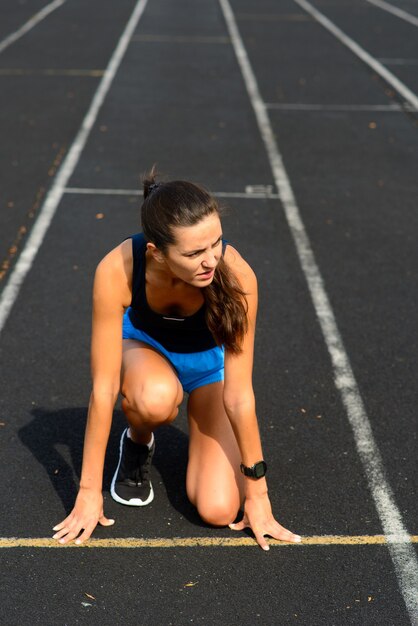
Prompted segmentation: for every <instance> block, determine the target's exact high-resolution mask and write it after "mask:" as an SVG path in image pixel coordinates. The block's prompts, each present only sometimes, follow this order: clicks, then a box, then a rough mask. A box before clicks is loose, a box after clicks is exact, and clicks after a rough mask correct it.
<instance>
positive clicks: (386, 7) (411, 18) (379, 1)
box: [366, 0, 418, 26]
mask: <svg viewBox="0 0 418 626" xmlns="http://www.w3.org/2000/svg"><path fill="white" fill-rule="evenodd" d="M366 2H369V3H370V4H374V5H375V6H376V7H379V9H383V11H387V12H388V13H392V15H396V17H400V18H401V20H405V22H409V24H412V25H413V26H418V17H416V16H415V15H412V14H411V13H408V12H407V11H404V10H403V9H399V8H398V7H394V6H393V4H389V2H385V1H384V0H366Z"/></svg>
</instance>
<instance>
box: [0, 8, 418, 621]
mask: <svg viewBox="0 0 418 626" xmlns="http://www.w3.org/2000/svg"><path fill="white" fill-rule="evenodd" d="M417 26H418V4H417V2H416V1H415V0H409V1H408V0H403V1H401V0H398V1H397V2H396V3H395V2H391V3H387V2H384V1H383V0H367V1H366V0H350V1H348V0H322V1H315V2H313V3H309V2H306V1H305V0H276V1H274V2H273V1H272V0H260V1H258V2H255V0H251V1H250V0H240V1H239V2H238V0H236V1H233V2H229V1H228V0H218V1H215V0H213V1H212V0H210V1H206V2H203V1H200V2H191V1H190V0H178V1H176V2H168V0H148V2H145V1H144V0H140V1H139V2H137V3H135V2H133V1H132V0H120V1H119V2H118V3H111V2H101V3H99V2H97V0H91V2H89V3H88V4H87V5H86V3H83V2H80V1H77V0H62V1H61V0H59V1H56V2H51V3H49V4H48V3H46V2H41V1H36V0H32V1H31V2H22V3H20V4H19V5H16V4H15V3H12V2H11V1H10V0H6V1H5V2H3V3H2V6H1V7H0V85H1V90H0V98H1V117H0V129H1V137H2V147H1V150H0V164H1V168H0V177H1V185H0V203H1V204H0V206H1V230H0V279H1V280H0V288H1V289H2V291H1V295H0V329H1V330H0V332H1V334H0V359H1V361H0V362H1V374H0V380H1V389H2V393H1V397H0V407H1V409H0V410H1V413H0V424H1V425H0V441H1V444H2V454H1V459H0V463H1V475H2V477H3V480H2V483H1V492H0V493H1V494H2V500H3V502H4V513H3V515H2V519H1V530H0V537H1V538H0V547H1V550H0V558H1V559H2V568H1V572H2V578H3V580H2V585H1V589H2V591H1V597H0V600H1V602H0V606H1V609H0V611H1V613H2V614H1V623H2V624H5V625H9V624H10V625H12V624H13V625H19V626H20V625H22V624H28V625H29V624H51V625H52V624H53V625H54V626H55V625H57V624H59V625H61V624H62V625H64V624H71V625H72V624H77V623H78V624H89V625H90V624H96V623H97V624H99V623H100V624H115V623H117V624H118V623H121V624H122V623H123V624H132V625H136V624H147V625H148V624H155V625H166V624H167V625H168V624H175V625H176V626H177V625H179V624H189V623H198V624H228V625H231V626H234V625H235V624H236V625H241V624H244V625H247V624H248V625H250V624H254V623H262V624H275V625H276V624H278V625H280V626H281V625H287V624H306V625H309V626H311V625H321V626H322V625H338V626H339V625H345V624H355V625H357V624H370V625H376V624H379V625H380V624H382V625H392V624H393V625H396V626H397V625H403V624H410V623H413V624H417V623H418V561H417V550H416V543H417V540H418V538H417V532H418V531H417V525H416V519H417V511H416V508H417V505H416V484H417V471H416V470H417V467H416V458H417V445H416V443H417V441H416V440H417V421H416V403H415V399H416V391H417V381H416V371H417V356H416V355H417V347H418V346H417V333H416V310H417V295H416V294H417V293H418V289H417V287H418V285H417V282H418V281H417V261H418V258H417V257H418V251H417V246H416V239H417V234H418V217H417V212H416V204H415V203H416V191H417V175H416V172H417V151H418V135H417V132H418V128H417V119H418V116H417V111H418V74H417V66H418V37H417V34H418V31H417ZM155 161H157V162H158V165H159V168H160V169H161V170H162V171H164V172H166V173H167V175H168V176H169V177H170V178H176V177H179V178H180V177H183V178H189V179H191V180H197V181H201V182H203V183H204V184H205V185H206V186H208V187H209V188H210V189H211V190H212V191H213V192H214V193H216V194H217V195H218V196H219V197H220V200H221V201H222V202H223V203H226V204H227V205H228V206H229V207H230V210H229V211H228V214H227V216H226V217H225V220H224V224H225V235H226V237H227V238H228V239H229V240H230V241H233V243H234V244H235V245H236V246H237V247H238V248H239V249H240V251H241V252H242V253H243V254H244V256H245V257H246V258H247V259H248V260H249V261H250V263H251V264H252V265H253V267H254V269H255V270H256V273H257V275H258V277H259V283H260V294H261V298H260V299H261V304H260V313H259V323H258V336H257V351H256V366H255V372H254V384H255V389H256V395H257V406H258V414H259V421H260V426H261V430H262V437H263V442H264V448H265V456H266V458H267V459H268V461H269V488H270V494H271V499H272V502H273V507H274V510H275V512H276V515H277V517H278V518H279V520H280V521H281V522H282V523H283V524H284V525H286V526H288V527H290V528H291V529H292V530H294V531H295V532H298V533H300V534H302V535H303V537H304V541H303V543H302V545H300V546H286V545H285V544H281V545H280V546H279V545H278V544H274V542H272V549H271V550H270V552H269V553H268V554H264V553H262V551H261V550H259V549H258V548H257V547H256V546H254V542H253V541H252V540H251V538H250V537H249V536H247V535H245V534H244V533H243V534H239V535H238V534H235V533H232V531H229V530H228V529H226V530H225V529H223V530H215V529H211V528H207V527H205V526H203V525H202V524H201V523H200V522H199V519H198V518H197V516H196V514H195V513H194V511H193V509H192V507H190V506H189V505H188V503H187V500H186V497H185V493H184V472H185V461H184V458H185V452H186V449H187V437H186V432H187V431H186V428H185V413H184V410H183V411H182V412H181V415H180V417H179V419H178V420H177V422H176V423H175V425H174V426H173V427H171V428H167V429H165V430H162V431H160V432H159V433H158V435H159V437H158V439H157V444H158V447H157V454H156V458H155V470H154V473H155V478H154V484H155V487H156V492H157V495H156V499H155V501H154V502H153V503H152V505H151V506H150V507H147V508H146V509H145V510H144V511H142V510H141V511H137V510H133V511H132V510H130V509H128V510H127V509H125V508H121V507H120V506H118V505H117V504H116V503H114V502H113V501H112V500H111V498H110V497H109V494H108V488H109V483H110V477H111V475H112V469H113V467H114V465H115V462H116V454H117V440H118V436H119V433H120V430H121V428H122V424H123V418H122V414H121V411H120V410H117V411H116V412H115V420H114V427H113V430H112V436H111V441H110V445H109V449H108V462H107V469H106V475H105V503H106V512H107V514H108V515H109V516H110V517H115V518H116V520H117V522H116V524H115V526H114V527H112V528H111V529H98V530H97V531H96V533H95V535H94V539H93V540H92V541H91V542H90V547H89V548H87V547H83V548H56V549H51V548H52V547H54V546H55V544H54V543H53V542H51V541H50V540H49V539H48V538H49V537H50V536H51V534H52V533H51V527H52V526H53V525H54V524H55V523H56V522H57V521H59V520H60V519H62V517H63V516H64V514H65V511H67V510H68V509H69V508H70V507H71V505H72V502H73V500H74V495H75V493H76V483H77V479H78V475H79V470H80V460H81V448H82V438H83V428H84V420H85V413H86V403H87V399H88V395H89V355H88V351H89V319H90V290H91V280H92V274H93V271H94V267H95V265H96V264H97V262H98V260H99V259H100V258H101V256H103V255H104V254H105V252H106V251H107V250H109V249H110V248H111V247H113V246H114V245H116V244H117V243H119V241H120V240H121V239H122V238H124V237H125V236H127V235H129V234H130V233H132V232H135V231H136V230H137V219H138V217H137V215H138V205H139V202H140V197H139V195H138V188H139V184H138V177H139V173H140V172H143V171H144V170H146V169H147V168H148V167H149V166H150V165H151V164H152V163H153V162H155Z"/></svg>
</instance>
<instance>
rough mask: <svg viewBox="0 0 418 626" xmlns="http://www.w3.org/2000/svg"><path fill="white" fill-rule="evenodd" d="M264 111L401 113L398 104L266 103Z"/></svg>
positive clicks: (401, 109)
mask: <svg viewBox="0 0 418 626" xmlns="http://www.w3.org/2000/svg"><path fill="white" fill-rule="evenodd" d="M265 107H266V109H272V110H277V111H336V112H337V111H349V112H355V111H389V112H391V113H399V112H401V113H402V112H403V108H402V107H401V105H400V104H299V103H297V102H295V103H291V102H289V103H288V104H285V103H281V102H266V103H265Z"/></svg>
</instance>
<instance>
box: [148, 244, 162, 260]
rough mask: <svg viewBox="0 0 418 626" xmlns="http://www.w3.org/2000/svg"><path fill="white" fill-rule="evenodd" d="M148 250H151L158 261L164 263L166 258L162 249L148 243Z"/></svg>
mask: <svg viewBox="0 0 418 626" xmlns="http://www.w3.org/2000/svg"><path fill="white" fill-rule="evenodd" d="M147 250H149V251H150V252H151V254H152V258H153V259H155V260H156V261H157V263H164V261H165V259H164V255H163V253H162V252H161V250H158V248H157V247H156V246H155V245H154V244H153V243H150V242H148V243H147Z"/></svg>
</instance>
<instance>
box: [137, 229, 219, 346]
mask: <svg viewBox="0 0 418 626" xmlns="http://www.w3.org/2000/svg"><path fill="white" fill-rule="evenodd" d="M131 239H132V254H133V274H132V302H131V306H130V308H129V309H128V315H129V319H130V320H131V322H132V324H133V325H134V326H135V328H138V329H140V330H143V331H144V332H145V333H147V335H150V337H152V338H153V339H155V340H156V341H158V342H159V343H160V344H161V345H162V346H164V348H165V349H166V350H168V351H169V352H182V353H185V352H202V351H204V350H210V349H211V348H214V347H215V346H216V342H215V340H214V338H213V336H212V333H211V332H210V330H209V328H208V326H207V324H206V319H205V312H206V304H203V305H202V306H201V307H200V309H199V310H198V311H196V313H194V314H193V315H188V316H186V317H177V316H171V315H162V314H161V313H156V312H155V311H153V310H152V309H151V308H150V306H149V305H148V302H147V296H146V291H145V269H146V257H145V253H146V249H147V242H146V240H145V237H144V235H143V234H142V233H139V234H137V235H133V236H132V237H131ZM226 243H227V242H226V241H224V242H223V246H222V253H223V252H224V250H225V247H226Z"/></svg>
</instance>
